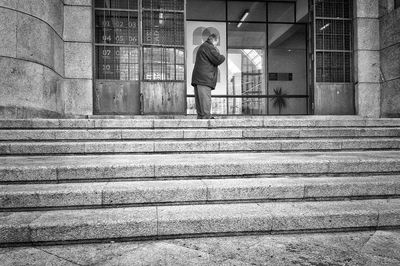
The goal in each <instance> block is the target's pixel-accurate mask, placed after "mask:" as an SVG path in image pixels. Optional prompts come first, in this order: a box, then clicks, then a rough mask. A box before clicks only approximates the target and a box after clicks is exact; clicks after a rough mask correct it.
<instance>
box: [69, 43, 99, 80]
mask: <svg viewBox="0 0 400 266" xmlns="http://www.w3.org/2000/svg"><path fill="white" fill-rule="evenodd" d="M64 49H65V77H66V78H77V79H79V78H81V79H85V78H86V79H92V76H93V73H92V44H91V43H76V42H65V43H64Z"/></svg>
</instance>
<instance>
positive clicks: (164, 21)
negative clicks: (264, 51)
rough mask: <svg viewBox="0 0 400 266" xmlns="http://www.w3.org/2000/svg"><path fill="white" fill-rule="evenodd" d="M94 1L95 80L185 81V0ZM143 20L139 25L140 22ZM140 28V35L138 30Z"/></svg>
mask: <svg viewBox="0 0 400 266" xmlns="http://www.w3.org/2000/svg"><path fill="white" fill-rule="evenodd" d="M138 8H139V1H138V0H100V1H97V0H96V1H95V57H96V58H95V59H96V79H111V80H139V72H140V71H139V66H140V61H139V60H140V47H142V49H143V50H142V53H143V60H142V64H143V79H145V80H184V79H185V71H184V68H185V67H184V64H185V62H184V0H143V1H142V11H141V16H142V22H140V21H139V15H140V13H139V11H138ZM140 23H142V24H141V25H139V24H140ZM140 26H141V27H142V29H143V30H142V38H141V40H140V39H139V32H138V29H139V28H140Z"/></svg>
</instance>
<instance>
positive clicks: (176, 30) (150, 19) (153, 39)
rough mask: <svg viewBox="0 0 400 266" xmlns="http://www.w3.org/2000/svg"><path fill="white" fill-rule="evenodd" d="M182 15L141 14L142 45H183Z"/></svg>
mask: <svg viewBox="0 0 400 266" xmlns="http://www.w3.org/2000/svg"><path fill="white" fill-rule="evenodd" d="M183 23H184V20H183V14H181V13H174V12H158V11H144V12H143V43H144V44H163V45H182V46H183V45H184V24H183Z"/></svg>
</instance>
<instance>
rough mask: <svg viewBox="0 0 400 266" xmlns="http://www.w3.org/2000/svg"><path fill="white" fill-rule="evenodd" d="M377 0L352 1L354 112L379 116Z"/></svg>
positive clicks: (366, 115) (368, 115) (367, 115)
mask: <svg viewBox="0 0 400 266" xmlns="http://www.w3.org/2000/svg"><path fill="white" fill-rule="evenodd" d="M378 32H379V0H354V82H355V107H356V113H357V114H358V115H361V116H364V117H379V116H380V112H381V110H380V108H381V107H380V98H381V92H380V90H381V88H380V50H379V34H378Z"/></svg>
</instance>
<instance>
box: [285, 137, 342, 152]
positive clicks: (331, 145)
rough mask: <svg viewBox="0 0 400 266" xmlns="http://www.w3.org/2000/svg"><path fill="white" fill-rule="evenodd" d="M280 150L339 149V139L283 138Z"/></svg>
mask: <svg viewBox="0 0 400 266" xmlns="http://www.w3.org/2000/svg"><path fill="white" fill-rule="evenodd" d="M281 145H282V146H281V150H283V151H291V150H298V151H300V150H340V149H341V141H338V140H326V139H324V140H319V139H307V140H285V141H282V143H281Z"/></svg>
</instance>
